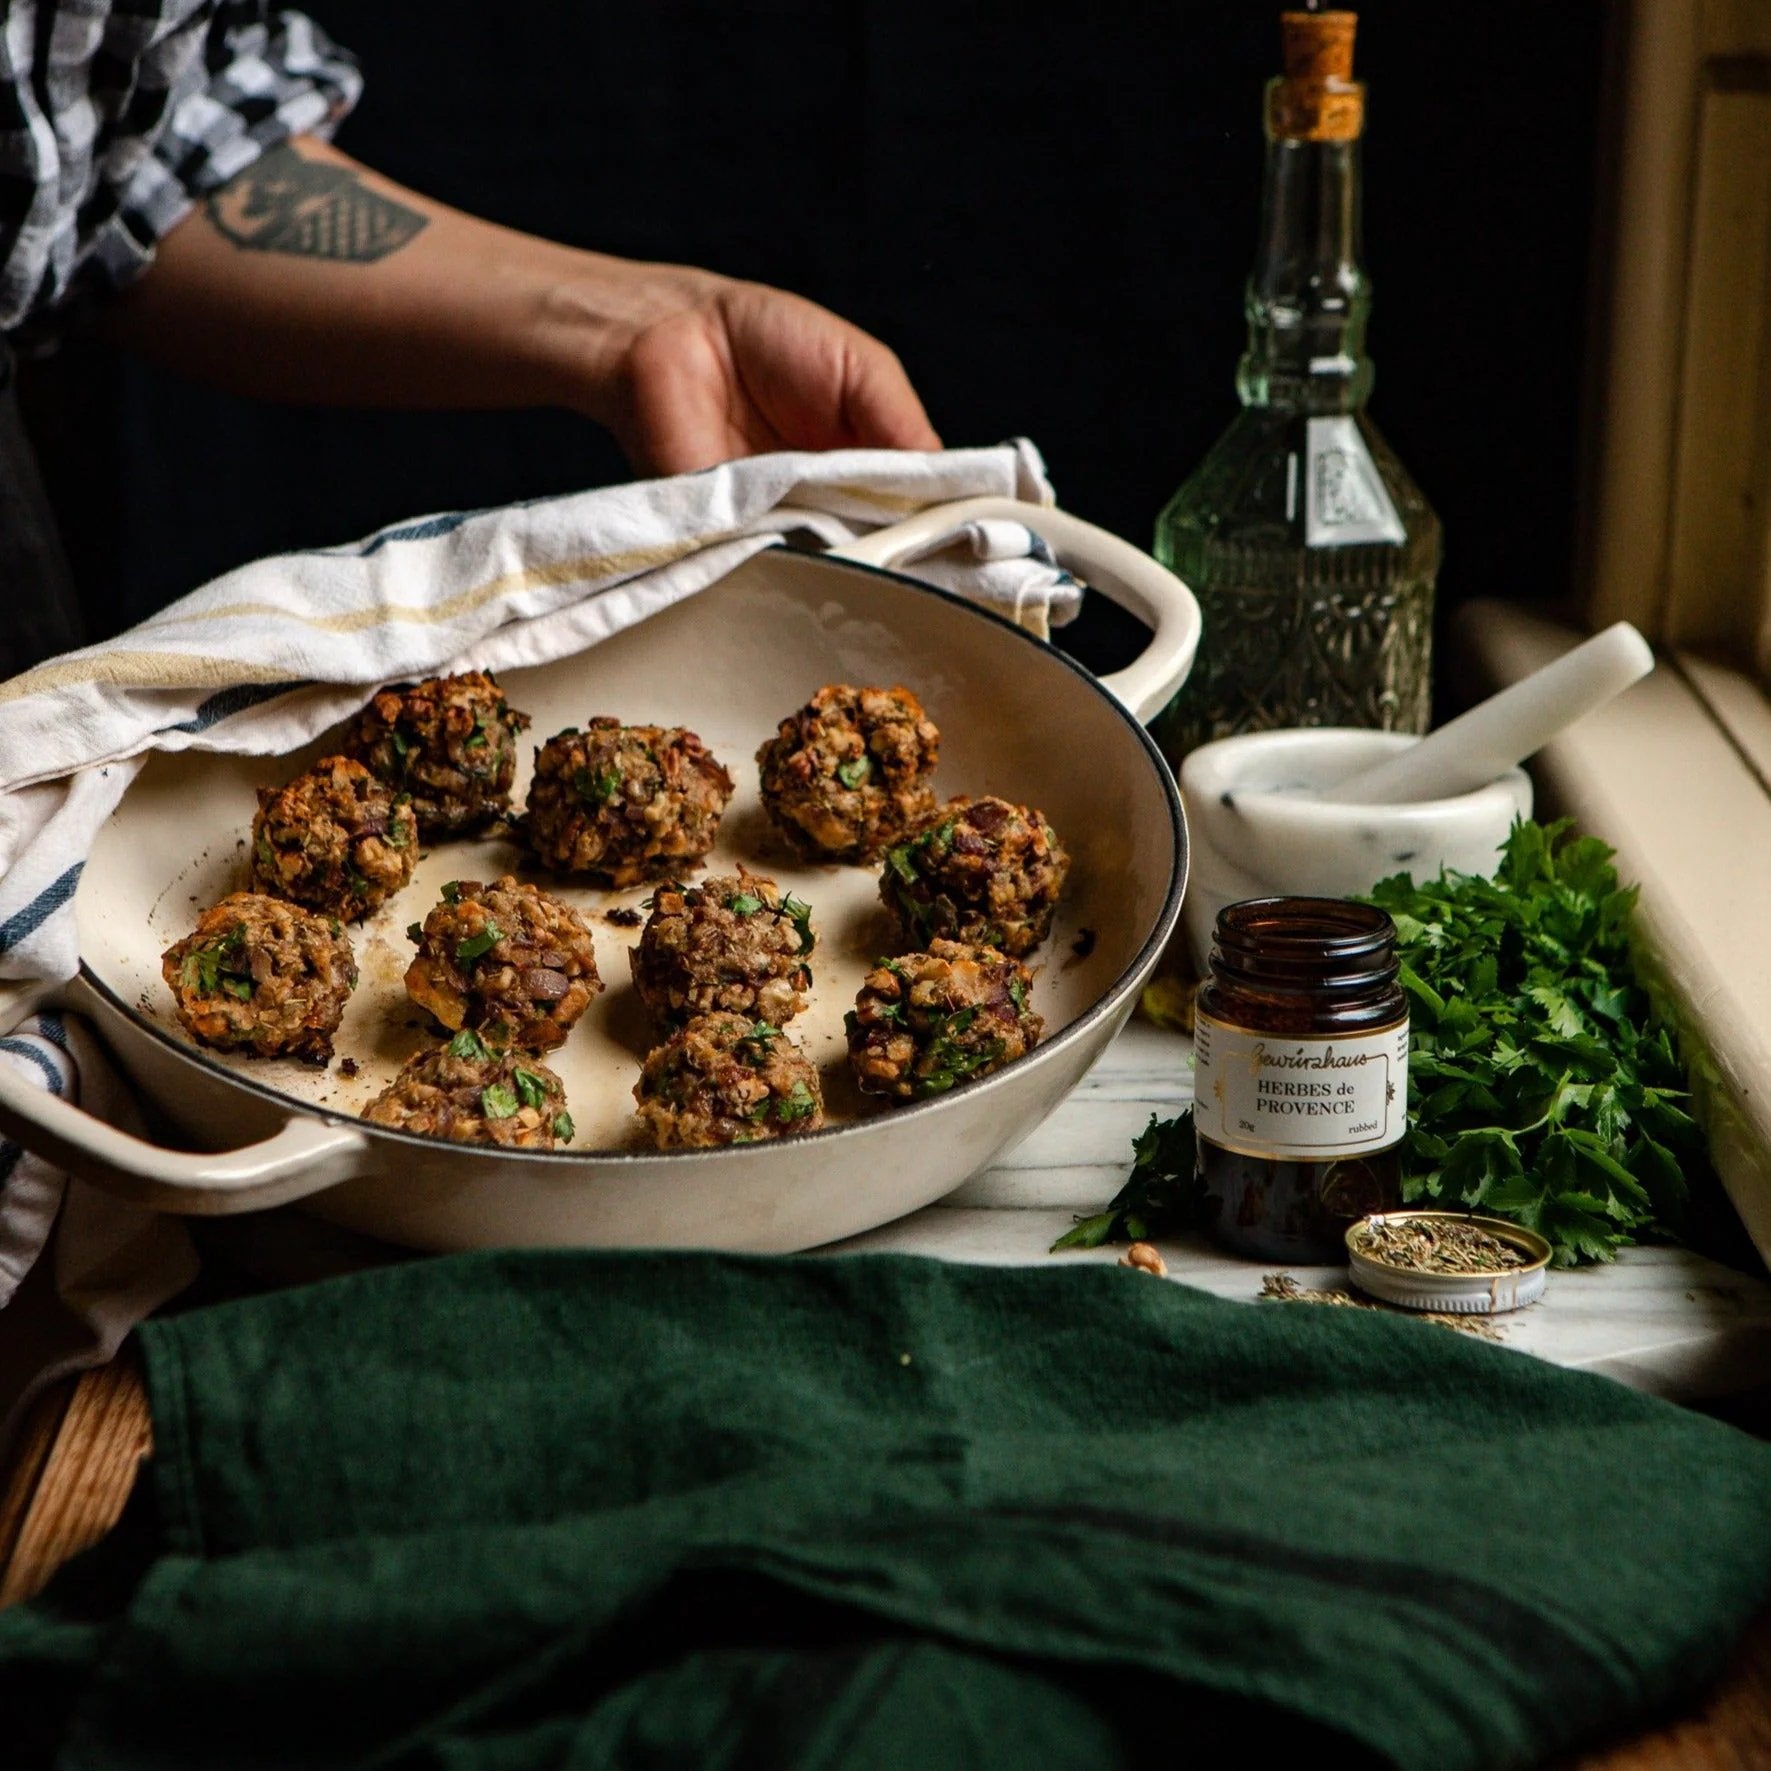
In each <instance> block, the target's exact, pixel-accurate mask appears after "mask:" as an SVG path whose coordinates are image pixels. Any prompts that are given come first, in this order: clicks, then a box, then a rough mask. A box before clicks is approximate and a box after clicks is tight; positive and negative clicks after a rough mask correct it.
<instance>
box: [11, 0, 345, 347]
mask: <svg viewBox="0 0 1771 1771" xmlns="http://www.w3.org/2000/svg"><path fill="white" fill-rule="evenodd" d="M20 13H22V14H24V15H26V16H27V18H29V17H31V15H35V17H34V30H33V31H32V32H31V33H29V34H28V35H27V33H26V32H25V31H24V30H22V29H15V28H13V27H14V25H15V22H16V21H17V18H18V15H19V14H20ZM5 25H6V28H5V32H4V37H5V42H4V48H3V50H0V330H6V331H12V330H13V329H15V328H18V329H19V333H18V336H19V342H21V343H22V344H25V345H26V346H27V347H35V348H41V347H42V344H43V343H44V342H45V340H46V339H47V338H49V337H52V336H53V333H54V332H55V331H57V330H59V329H60V328H61V326H62V325H64V324H65V323H66V321H67V320H68V318H69V317H70V315H71V313H72V311H73V309H74V308H75V307H76V306H77V305H79V304H81V303H83V302H84V301H85V300H86V299H88V298H91V297H93V296H98V295H103V294H105V293H107V292H109V291H112V290H116V289H120V288H123V287H125V286H126V285H127V284H129V283H130V282H132V281H134V279H135V278H136V277H138V276H140V275H141V273H142V272H143V271H145V270H146V269H147V267H148V265H149V264H150V263H151V262H152V260H153V254H154V248H155V246H156V245H157V244H158V243H159V241H160V240H162V239H163V238H164V237H165V236H166V234H167V233H169V232H170V231H171V229H172V228H173V227H174V226H176V225H177V223H178V222H179V221H180V220H182V219H183V217H184V216H185V214H186V213H187V212H188V211H189V210H190V208H191V207H192V205H193V204H194V203H196V202H197V201H198V200H199V199H200V198H202V197H203V196H204V195H206V194H207V193H208V192H210V191H213V190H216V189H218V188H220V187H221V186H222V185H224V184H226V183H227V182H228V181H229V180H230V179H232V178H234V177H236V176H237V175H238V174H239V173H241V172H243V171H244V170H245V169H246V168H247V167H248V166H250V165H251V164H252V163H253V162H254V161H255V160H257V159H258V158H259V157H260V156H261V155H262V154H264V153H265V152H266V151H267V150H268V149H270V148H273V147H276V146H277V145H278V144H280V143H282V142H284V141H287V140H288V139H289V138H290V137H292V136H296V135H318V136H322V137H326V136H330V135H331V133H332V131H333V130H334V129H335V128H336V127H337V125H338V123H339V122H340V121H341V119H342V118H343V117H344V116H345V114H346V113H347V112H348V111H349V110H350V109H351V107H352V106H353V105H354V104H355V103H356V101H357V98H358V96H359V94H360V93H361V90H362V76H361V74H360V73H359V71H358V69H357V64H356V61H355V59H354V58H353V57H352V56H351V55H350V53H349V52H348V51H346V50H343V49H341V48H339V47H338V46H337V45H336V44H334V43H333V42H332V40H331V39H330V38H329V37H328V36H327V35H326V33H325V32H324V31H322V30H321V29H320V27H319V26H318V25H316V24H314V23H313V21H312V20H311V19H309V18H307V17H306V16H305V15H303V14H301V13H299V12H288V11H283V10H281V9H278V8H276V7H274V6H273V5H272V4H271V0H108V4H107V3H106V0H99V3H98V4H96V5H95V4H93V0H87V3H86V4H85V5H82V6H78V7H75V6H69V5H66V4H65V3H63V0H37V3H36V4H35V5H30V4H25V5H20V4H18V0H13V3H12V4H11V5H9V6H8V8H7V17H6V21H5Z"/></svg>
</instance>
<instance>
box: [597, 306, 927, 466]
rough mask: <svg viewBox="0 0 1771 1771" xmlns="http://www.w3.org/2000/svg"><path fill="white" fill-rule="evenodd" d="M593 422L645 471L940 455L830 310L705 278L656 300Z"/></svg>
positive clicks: (885, 353)
mask: <svg viewBox="0 0 1771 1771" xmlns="http://www.w3.org/2000/svg"><path fill="white" fill-rule="evenodd" d="M648 306H649V308H650V311H649V312H642V314H641V316H640V317H639V318H638V319H636V320H635V321H634V322H633V323H632V324H631V328H630V330H629V333H628V336H627V337H626V340H625V347H624V348H623V349H622V350H620V351H619V353H618V356H617V360H616V366H615V368H614V370H613V373H612V376H611V382H612V387H611V388H610V390H609V397H608V398H607V400H606V403H605V407H604V411H603V412H602V413H601V414H599V416H602V417H603V419H604V422H606V423H607V424H608V425H609V427H610V428H611V429H612V430H613V431H614V433H615V435H616V437H617V439H618V440H619V441H620V443H621V446H622V448H623V449H624V450H625V451H626V453H627V455H628V458H629V459H630V460H631V461H633V463H634V464H635V466H637V467H639V468H640V469H642V470H643V471H647V472H652V473H666V474H668V473H689V472H693V471H694V470H696V469H698V468H703V467H711V466H712V465H714V463H716V462H720V461H730V460H732V459H734V458H736V457H738V456H743V455H759V454H762V453H764V452H766V451H768V450H773V449H842V448H881V449H938V448H940V446H941V439H940V438H939V437H938V436H937V435H936V434H935V431H934V428H933V426H931V425H930V423H929V421H928V416H927V414H926V413H925V412H924V411H923V408H922V402H921V400H919V399H918V398H917V396H916V391H915V389H914V388H912V387H911V385H910V380H909V377H908V376H907V375H906V374H905V373H904V369H903V366H902V365H901V364H900V363H899V361H898V359H897V358H896V357H895V356H894V355H893V354H892V352H891V351H889V350H888V349H887V348H886V347H885V346H884V345H883V344H881V343H880V342H879V340H878V339H876V338H873V337H871V336H870V335H869V334H867V333H866V332H863V331H862V330H861V329H860V327H858V326H852V325H850V324H849V322H848V321H847V320H843V319H839V318H838V317H837V316H836V315H835V314H833V313H831V312H830V311H829V310H828V309H826V308H822V307H819V306H818V305H817V304H816V303H814V302H810V301H806V300H804V299H802V298H801V297H799V296H797V295H789V294H787V293H785V292H784V291H782V290H779V289H771V288H768V287H767V286H765V285H764V284H761V283H740V282H734V281H731V280H729V279H727V278H724V277H715V276H712V275H710V274H709V273H706V272H683V273H679V275H678V276H677V277H674V278H672V279H670V280H669V281H668V282H667V283H666V284H665V285H664V287H663V288H661V289H654V291H653V292H652V294H651V297H650V301H649V304H648Z"/></svg>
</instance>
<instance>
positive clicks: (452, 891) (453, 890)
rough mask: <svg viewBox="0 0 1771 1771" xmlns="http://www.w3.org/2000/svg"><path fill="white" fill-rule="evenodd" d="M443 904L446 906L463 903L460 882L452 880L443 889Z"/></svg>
mask: <svg viewBox="0 0 1771 1771" xmlns="http://www.w3.org/2000/svg"><path fill="white" fill-rule="evenodd" d="M443 902H444V903H445V904H459V903H460V902H461V881H460V880H458V879H452V880H450V881H449V883H448V884H447V885H446V886H444V887H443Z"/></svg>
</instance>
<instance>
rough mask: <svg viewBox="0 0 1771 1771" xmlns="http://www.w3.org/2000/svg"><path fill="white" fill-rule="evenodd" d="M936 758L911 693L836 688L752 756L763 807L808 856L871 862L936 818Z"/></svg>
mask: <svg viewBox="0 0 1771 1771" xmlns="http://www.w3.org/2000/svg"><path fill="white" fill-rule="evenodd" d="M940 751H941V734H940V733H939V732H938V731H936V730H935V726H934V722H933V721H932V720H930V719H929V717H928V715H927V714H925V713H924V712H923V710H922V703H921V702H920V701H918V700H917V698H916V697H915V696H914V695H913V694H911V692H910V691H909V690H908V689H906V688H902V687H899V688H894V689H856V688H851V687H850V686H849V685H848V684H847V683H831V684H829V685H827V686H826V687H824V688H822V689H820V690H819V691H818V692H817V694H815V695H814V696H813V697H812V698H811V700H810V701H808V702H807V703H806V705H805V706H804V707H802V708H801V709H800V710H799V712H798V713H795V714H791V715H789V717H788V718H786V719H784V720H782V722H781V725H780V729H779V730H778V731H777V732H776V734H775V736H774V737H773V738H771V739H770V740H769V741H768V742H767V743H766V744H765V745H764V746H763V747H762V749H761V750H759V751H758V752H757V753H756V760H757V764H758V766H759V768H760V769H761V771H762V798H763V805H764V807H765V808H766V809H767V811H768V814H769V816H770V818H772V819H773V820H774V822H775V825H776V827H777V828H778V829H779V830H780V831H781V833H782V834H783V835H784V836H785V837H786V838H787V840H788V841H789V842H790V843H792V845H793V846H794V848H795V849H797V850H798V851H799V852H800V853H801V854H802V855H806V856H809V857H811V858H812V859H814V860H819V861H871V860H874V859H876V858H877V857H878V856H879V855H880V853H881V852H882V851H883V850H884V849H886V848H888V847H889V846H890V845H891V844H892V843H895V842H898V841H900V840H901V839H902V838H903V837H904V836H905V835H906V833H908V832H909V831H911V830H914V829H915V828H916V827H917V826H918V825H919V824H921V823H922V822H923V821H924V820H926V819H927V818H928V817H929V816H930V815H931V814H932V813H933V812H934V809H935V793H934V789H933V788H932V787H931V786H930V785H929V778H930V776H932V775H933V774H934V772H935V762H936V760H937V758H938V757H939V755H940Z"/></svg>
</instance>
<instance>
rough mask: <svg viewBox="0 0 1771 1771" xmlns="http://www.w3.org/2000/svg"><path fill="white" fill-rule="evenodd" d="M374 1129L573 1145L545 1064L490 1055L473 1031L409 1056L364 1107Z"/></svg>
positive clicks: (562, 1095) (559, 1091) (463, 1139)
mask: <svg viewBox="0 0 1771 1771" xmlns="http://www.w3.org/2000/svg"><path fill="white" fill-rule="evenodd" d="M363 1117H364V1118H365V1119H367V1120H369V1121H371V1122H372V1123H373V1124H375V1125H390V1126H393V1127H394V1128H395V1129H396V1130H398V1131H410V1132H416V1133H417V1134H418V1135H419V1136H420V1137H423V1138H447V1139H449V1140H450V1141H451V1142H453V1143H457V1144H502V1145H503V1146H504V1147H505V1148H506V1149H508V1150H551V1149H553V1148H554V1146H555V1145H556V1144H569V1143H570V1142H571V1141H572V1131H573V1127H572V1115H571V1114H570V1113H568V1112H567V1111H566V1089H565V1084H564V1083H562V1082H561V1081H560V1079H559V1078H558V1077H557V1076H555V1075H554V1073H553V1072H552V1071H551V1070H550V1069H548V1067H547V1066H546V1065H545V1064H540V1063H536V1062H535V1061H533V1060H532V1059H526V1058H523V1057H519V1056H518V1055H517V1054H516V1053H515V1052H510V1051H502V1052H496V1051H493V1050H491V1048H490V1047H488V1046H487V1045H486V1043H485V1042H484V1041H483V1040H482V1039H481V1038H480V1036H479V1035H478V1034H477V1033H475V1032H474V1031H473V1030H472V1029H471V1028H463V1029H462V1031H461V1032H459V1033H457V1034H456V1035H455V1037H454V1038H453V1039H451V1040H450V1041H449V1043H448V1044H447V1045H439V1046H432V1047H431V1048H430V1049H429V1050H427V1051H421V1052H419V1053H417V1054H416V1055H415V1056H413V1057H410V1058H408V1059H407V1060H406V1062H405V1063H404V1064H403V1065H402V1066H401V1068H400V1073H399V1075H398V1076H396V1077H395V1078H394V1079H393V1081H392V1082H391V1083H389V1084H388V1086H387V1087H386V1088H384V1089H383V1090H382V1091H381V1093H380V1094H378V1095H377V1096H376V1097H375V1099H374V1100H372V1101H371V1102H370V1103H369V1105H368V1106H367V1107H365V1108H364V1109H363Z"/></svg>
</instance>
